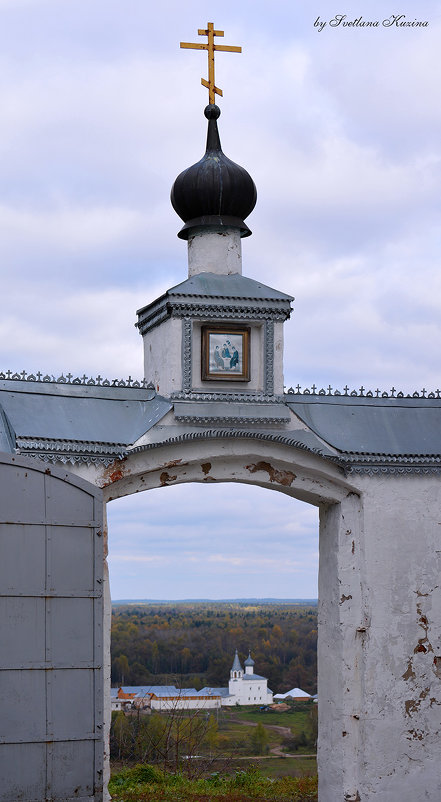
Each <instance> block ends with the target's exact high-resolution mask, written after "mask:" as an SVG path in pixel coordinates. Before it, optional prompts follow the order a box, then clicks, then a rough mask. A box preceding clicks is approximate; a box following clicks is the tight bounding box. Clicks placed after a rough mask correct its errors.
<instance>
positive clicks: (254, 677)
mask: <svg viewBox="0 0 441 802" xmlns="http://www.w3.org/2000/svg"><path fill="white" fill-rule="evenodd" d="M249 679H252V680H257V679H263V680H265V679H266V677H261V676H260V674H244V680H245V681H246V682H248V680H249Z"/></svg>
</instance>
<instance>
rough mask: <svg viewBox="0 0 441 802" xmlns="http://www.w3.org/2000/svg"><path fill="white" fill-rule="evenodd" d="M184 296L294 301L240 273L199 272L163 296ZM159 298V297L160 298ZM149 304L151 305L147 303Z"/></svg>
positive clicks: (140, 310) (288, 296)
mask: <svg viewBox="0 0 441 802" xmlns="http://www.w3.org/2000/svg"><path fill="white" fill-rule="evenodd" d="M171 296H183V297H194V298H240V299H250V300H253V301H254V300H261V301H269V300H272V301H293V300H294V299H293V297H292V296H291V295H287V294H286V293H284V292H279V290H275V289H273V288H272V287H268V286H267V285H266V284H262V283H261V282H260V281H255V280H254V279H252V278H248V277H247V276H241V275H240V274H239V273H231V274H230V275H229V276H226V275H223V274H218V273H198V274H197V275H196V276H190V278H187V279H185V281H182V282H181V283H180V284H176V286H175V287H172V288H171V289H169V290H167V292H166V293H164V295H163V296H161V297H162V298H166V297H171ZM158 300H159V298H158ZM147 306H149V305H147ZM147 306H145V307H143V308H142V309H138V311H137V314H138V315H139V314H140V313H141V312H143V310H144V309H146V308H147Z"/></svg>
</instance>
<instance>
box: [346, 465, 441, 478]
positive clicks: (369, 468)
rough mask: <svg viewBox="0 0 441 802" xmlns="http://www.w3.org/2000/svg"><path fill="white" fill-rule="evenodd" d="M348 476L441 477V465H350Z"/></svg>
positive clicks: (347, 471)
mask: <svg viewBox="0 0 441 802" xmlns="http://www.w3.org/2000/svg"><path fill="white" fill-rule="evenodd" d="M346 474H347V475H348V476H351V475H354V474H355V475H362V476H440V475H441V465H424V466H418V465H406V466H404V465H350V466H348V467H347V469H346Z"/></svg>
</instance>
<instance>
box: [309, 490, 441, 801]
mask: <svg viewBox="0 0 441 802" xmlns="http://www.w3.org/2000/svg"><path fill="white" fill-rule="evenodd" d="M358 484H359V486H360V490H362V495H361V498H362V506H361V505H360V504H359V502H358V500H357V497H356V496H348V498H347V499H346V500H345V501H344V502H342V504H341V505H333V506H325V507H323V508H322V511H321V530H320V577H319V595H320V609H319V717H320V729H319V731H320V735H319V765H320V775H319V776H320V802H336V800H338V799H342V800H345V802H356V800H360V802H365V801H367V800H369V801H370V800H374V799H378V800H381V802H398V801H399V802H420V800H421V801H422V800H426V799H427V800H431V802H438V800H439V799H441V776H440V769H439V766H440V757H441V749H440V729H441V726H440V705H441V687H440V676H439V675H440V674H441V671H440V666H441V591H440V586H441V582H440V568H441V565H440V554H441V546H440V545H439V541H440V537H439V536H440V526H441V515H440V510H441V507H440V502H441V486H440V482H439V480H437V479H436V478H435V477H433V478H431V477H424V478H423V477H410V476H406V477H392V476H389V477H381V478H380V477H378V478H376V477H373V478H368V477H365V478H359V479H358ZM335 579H336V580H337V581H336V582H335ZM332 582H334V583H335V584H334V585H333V586H332V585H331V583H332Z"/></svg>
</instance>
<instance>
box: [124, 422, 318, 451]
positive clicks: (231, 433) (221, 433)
mask: <svg viewBox="0 0 441 802" xmlns="http://www.w3.org/2000/svg"><path fill="white" fill-rule="evenodd" d="M231 438H233V439H243V440H264V441H268V442H271V443H280V444H282V445H288V446H293V447H294V448H299V449H301V450H302V451H308V452H309V453H311V454H317V455H318V456H320V457H323V456H324V455H323V453H322V452H321V451H320V449H316V448H311V447H310V446H307V445H305V443H302V442H300V441H299V440H296V439H295V437H290V436H289V435H288V434H277V433H276V432H274V434H273V433H272V432H253V431H250V432H249V431H246V430H241V431H238V430H237V429H225V428H224V429H205V430H204V431H203V432H184V433H183V434H179V435H176V437H167V438H166V439H165V440H161V441H160V442H154V443H145V444H144V445H142V446H135V447H134V448H129V449H128V451H127V453H128V454H129V455H130V454H139V453H141V452H142V451H150V450H152V449H155V448H161V446H164V445H178V444H179V443H185V442H188V441H192V440H225V439H231Z"/></svg>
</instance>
